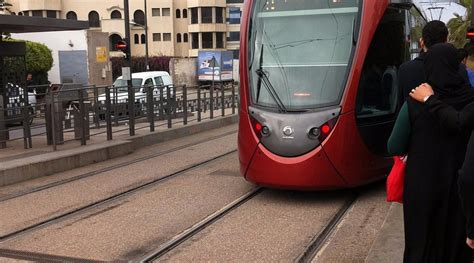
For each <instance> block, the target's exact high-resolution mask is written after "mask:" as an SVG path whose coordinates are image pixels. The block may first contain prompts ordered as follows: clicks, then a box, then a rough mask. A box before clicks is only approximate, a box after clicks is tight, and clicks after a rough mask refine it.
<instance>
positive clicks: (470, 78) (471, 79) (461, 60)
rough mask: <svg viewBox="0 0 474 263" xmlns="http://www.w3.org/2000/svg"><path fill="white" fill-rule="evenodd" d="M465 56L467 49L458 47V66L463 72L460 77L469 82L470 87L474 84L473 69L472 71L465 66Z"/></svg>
mask: <svg viewBox="0 0 474 263" xmlns="http://www.w3.org/2000/svg"><path fill="white" fill-rule="evenodd" d="M467 57H468V53H467V50H465V49H464V48H459V49H458V61H459V66H460V67H461V68H462V73H463V75H462V77H463V78H464V80H465V82H466V83H469V85H470V86H471V87H472V86H473V85H474V71H472V70H471V69H469V68H468V67H467V66H466V62H467ZM464 73H465V74H464Z"/></svg>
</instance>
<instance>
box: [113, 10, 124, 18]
mask: <svg viewBox="0 0 474 263" xmlns="http://www.w3.org/2000/svg"><path fill="white" fill-rule="evenodd" d="M110 18H111V19H122V13H120V11H118V10H114V11H112V13H111V14H110Z"/></svg>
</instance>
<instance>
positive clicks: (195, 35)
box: [191, 33, 199, 49]
mask: <svg viewBox="0 0 474 263" xmlns="http://www.w3.org/2000/svg"><path fill="white" fill-rule="evenodd" d="M191 38H192V39H191V40H192V43H191V44H192V46H191V48H192V49H198V48H199V33H191Z"/></svg>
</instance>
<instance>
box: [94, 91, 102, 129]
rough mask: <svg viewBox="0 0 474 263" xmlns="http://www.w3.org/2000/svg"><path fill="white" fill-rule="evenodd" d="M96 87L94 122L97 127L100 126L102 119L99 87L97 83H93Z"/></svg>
mask: <svg viewBox="0 0 474 263" xmlns="http://www.w3.org/2000/svg"><path fill="white" fill-rule="evenodd" d="M92 88H93V89H94V123H95V128H96V129H99V128H100V122H99V121H100V120H99V88H98V87H97V86H96V85H92Z"/></svg>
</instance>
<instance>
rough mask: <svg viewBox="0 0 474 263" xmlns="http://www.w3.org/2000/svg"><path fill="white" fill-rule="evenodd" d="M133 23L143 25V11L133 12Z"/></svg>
mask: <svg viewBox="0 0 474 263" xmlns="http://www.w3.org/2000/svg"><path fill="white" fill-rule="evenodd" d="M133 22H135V23H137V24H140V25H145V13H143V11H142V10H140V9H138V10H137V11H135V13H133Z"/></svg>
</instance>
